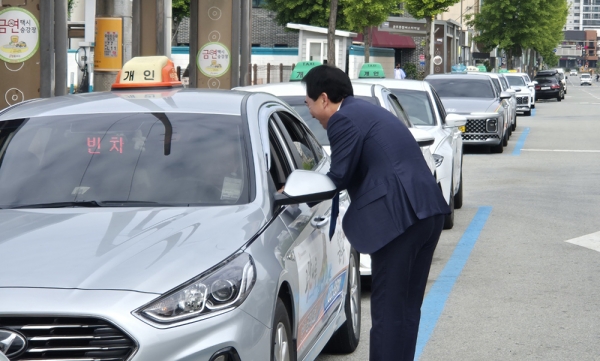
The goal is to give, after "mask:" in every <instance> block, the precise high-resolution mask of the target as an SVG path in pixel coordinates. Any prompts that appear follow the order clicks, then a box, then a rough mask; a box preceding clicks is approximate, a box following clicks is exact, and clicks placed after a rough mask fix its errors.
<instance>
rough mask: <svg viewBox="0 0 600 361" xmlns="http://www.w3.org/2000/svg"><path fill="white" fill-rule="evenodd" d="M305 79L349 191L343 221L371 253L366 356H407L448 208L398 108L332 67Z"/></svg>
mask: <svg viewBox="0 0 600 361" xmlns="http://www.w3.org/2000/svg"><path fill="white" fill-rule="evenodd" d="M302 82H303V83H304V84H305V85H306V94H307V95H306V98H305V101H306V104H307V106H308V108H309V111H310V114H311V115H312V116H313V117H314V118H316V119H317V120H319V122H320V123H321V125H322V126H323V127H324V128H325V129H327V137H328V138H329V141H330V145H331V169H330V171H329V173H328V176H329V177H330V178H331V180H332V181H333V182H334V183H335V185H336V187H337V188H338V189H339V190H343V189H347V190H348V194H349V195H350V199H351V203H350V207H349V209H348V211H347V212H346V215H345V216H344V219H343V222H342V227H343V229H344V232H345V234H346V236H347V237H348V240H349V241H350V243H351V244H352V246H353V247H354V248H355V249H356V250H357V251H359V252H361V253H368V254H370V255H371V273H372V276H371V277H372V282H371V291H372V293H371V318H372V324H373V325H372V328H371V338H370V360H371V361H399V360H406V361H408V360H410V361H412V360H413V359H414V354H415V347H416V343H417V333H418V330H419V321H420V317H421V304H422V303H423V296H424V293H425V286H426V284H427V276H428V275H429V269H430V267H431V260H432V258H433V252H434V250H435V247H436V245H437V242H438V240H439V237H440V234H441V232H442V227H443V225H444V215H445V214H448V213H450V209H449V207H448V205H447V204H446V201H445V200H444V197H443V196H442V193H441V190H440V188H439V187H438V185H437V182H436V180H435V178H434V177H433V176H432V174H431V171H430V170H429V167H428V166H427V163H426V162H425V159H424V158H423V154H422V152H421V149H420V148H419V145H418V144H417V142H416V141H415V139H414V137H413V136H412V134H411V133H410V131H409V130H408V128H407V127H406V126H405V125H404V124H402V123H401V122H400V121H399V120H398V118H397V117H396V116H394V115H393V114H392V113H390V112H389V111H387V110H385V109H384V108H382V107H378V106H375V105H372V104H370V103H369V102H366V101H363V100H360V99H356V98H354V96H353V89H352V83H351V82H350V79H349V78H348V76H347V75H346V74H345V73H344V72H343V71H341V70H340V69H337V68H335V67H331V66H326V65H321V66H317V67H315V68H313V69H311V70H310V71H309V72H308V74H307V75H306V76H305V77H304V79H303V80H302ZM332 217H333V216H332ZM332 222H334V221H333V220H332Z"/></svg>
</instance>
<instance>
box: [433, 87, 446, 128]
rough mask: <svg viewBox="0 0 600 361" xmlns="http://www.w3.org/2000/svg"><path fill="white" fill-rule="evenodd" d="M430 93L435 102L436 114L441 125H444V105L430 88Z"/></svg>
mask: <svg viewBox="0 0 600 361" xmlns="http://www.w3.org/2000/svg"><path fill="white" fill-rule="evenodd" d="M431 93H432V94H433V99H434V100H435V106H436V108H437V111H438V114H439V116H440V119H441V121H442V124H444V125H445V124H446V108H444V104H443V103H442V101H441V99H440V97H439V95H438V94H437V92H436V91H435V89H433V88H431Z"/></svg>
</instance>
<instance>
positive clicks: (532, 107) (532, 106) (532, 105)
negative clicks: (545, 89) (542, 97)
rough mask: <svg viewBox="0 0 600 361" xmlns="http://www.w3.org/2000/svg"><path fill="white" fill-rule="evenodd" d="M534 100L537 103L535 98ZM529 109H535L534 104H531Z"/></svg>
mask: <svg viewBox="0 0 600 361" xmlns="http://www.w3.org/2000/svg"><path fill="white" fill-rule="evenodd" d="M535 100H536V101H537V98H536V99H535ZM531 109H535V103H533V104H531Z"/></svg>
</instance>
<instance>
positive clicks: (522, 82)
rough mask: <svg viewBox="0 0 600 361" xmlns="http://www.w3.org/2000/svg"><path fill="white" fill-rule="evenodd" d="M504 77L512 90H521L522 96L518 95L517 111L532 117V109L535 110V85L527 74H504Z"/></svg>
mask: <svg viewBox="0 0 600 361" xmlns="http://www.w3.org/2000/svg"><path fill="white" fill-rule="evenodd" d="M504 76H505V77H506V80H508V84H510V86H511V88H513V89H515V91H517V89H519V90H520V94H518V95H516V97H517V111H518V112H523V113H525V115H531V109H535V84H534V83H533V82H532V81H531V79H529V76H528V75H527V74H525V73H504ZM517 92H518V91H517Z"/></svg>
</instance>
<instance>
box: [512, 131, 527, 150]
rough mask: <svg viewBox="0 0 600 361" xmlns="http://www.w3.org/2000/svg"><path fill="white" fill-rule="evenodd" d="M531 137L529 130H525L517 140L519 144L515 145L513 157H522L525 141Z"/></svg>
mask: <svg viewBox="0 0 600 361" xmlns="http://www.w3.org/2000/svg"><path fill="white" fill-rule="evenodd" d="M528 135H529V128H525V129H523V133H522V134H521V136H520V137H519V140H517V144H515V149H514V150H513V152H512V155H521V149H523V145H524V144H525V139H527V136H528Z"/></svg>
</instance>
